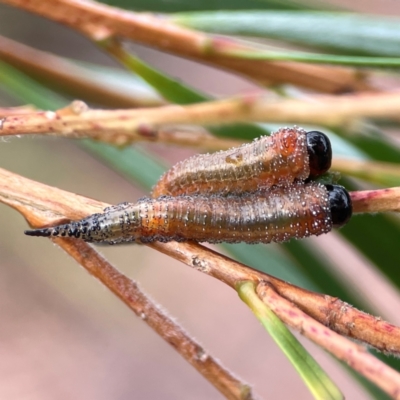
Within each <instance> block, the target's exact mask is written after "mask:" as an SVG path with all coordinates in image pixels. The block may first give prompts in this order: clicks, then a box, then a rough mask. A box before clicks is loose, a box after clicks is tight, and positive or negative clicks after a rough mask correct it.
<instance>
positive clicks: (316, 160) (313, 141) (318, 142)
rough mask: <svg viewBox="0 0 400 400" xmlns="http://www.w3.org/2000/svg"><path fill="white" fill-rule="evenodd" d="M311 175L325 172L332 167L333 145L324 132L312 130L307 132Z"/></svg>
mask: <svg viewBox="0 0 400 400" xmlns="http://www.w3.org/2000/svg"><path fill="white" fill-rule="evenodd" d="M306 139H307V151H308V156H309V165H310V177H311V178H312V177H315V176H319V175H322V174H324V173H325V172H326V171H328V170H329V168H330V167H331V162H332V146H331V142H330V140H329V138H328V136H326V135H325V134H324V133H322V132H318V131H310V132H307V134H306Z"/></svg>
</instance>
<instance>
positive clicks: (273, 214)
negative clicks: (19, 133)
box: [25, 183, 352, 244]
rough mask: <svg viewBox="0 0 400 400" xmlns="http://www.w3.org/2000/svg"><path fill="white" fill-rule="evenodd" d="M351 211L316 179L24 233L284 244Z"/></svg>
mask: <svg viewBox="0 0 400 400" xmlns="http://www.w3.org/2000/svg"><path fill="white" fill-rule="evenodd" d="M351 213H352V205H351V199H350V196H349V194H348V193H347V191H346V190H345V189H344V188H343V187H341V186H337V185H326V186H324V185H321V184H316V183H309V184H303V183H301V184H300V183H299V184H294V185H291V186H288V187H273V188H272V189H270V190H264V191H262V190H260V191H258V192H255V193H245V194H243V195H241V196H237V195H229V196H211V197H206V196H201V195H195V196H178V197H171V196H162V197H159V198H157V199H151V198H143V199H141V200H139V201H138V202H137V203H122V204H119V205H116V206H112V207H108V208H106V209H105V210H104V212H103V213H101V214H93V215H91V216H89V217H87V218H84V219H82V220H80V221H73V222H71V223H69V224H65V225H59V226H55V227H52V228H44V229H36V230H30V231H26V232H25V233H26V234H27V235H31V236H62V237H74V238H81V239H83V240H85V241H87V242H106V243H110V244H115V243H120V242H129V241H136V242H141V243H147V242H153V241H160V242H168V241H172V240H176V241H188V240H193V241H196V242H209V243H218V242H229V243H237V242H246V243H269V242H283V241H286V240H289V239H291V238H297V239H300V238H304V237H307V236H310V235H320V234H322V233H327V232H329V231H330V230H331V229H332V226H341V225H343V224H345V223H346V222H347V221H348V219H349V218H350V216H351Z"/></svg>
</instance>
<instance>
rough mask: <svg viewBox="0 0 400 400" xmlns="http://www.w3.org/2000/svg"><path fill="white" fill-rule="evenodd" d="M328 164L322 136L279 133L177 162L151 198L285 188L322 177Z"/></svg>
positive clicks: (327, 145)
mask: <svg viewBox="0 0 400 400" xmlns="http://www.w3.org/2000/svg"><path fill="white" fill-rule="evenodd" d="M331 160H332V148H331V144H330V141H329V139H328V137H327V136H326V135H325V134H323V133H322V132H318V131H311V132H306V131H305V130H304V129H301V128H297V127H294V128H281V129H279V130H278V131H277V132H275V133H273V134H272V135H271V136H263V137H261V138H259V139H257V140H255V141H254V142H252V143H248V144H245V145H243V146H240V147H237V148H233V149H230V150H227V151H220V152H217V153H213V154H198V155H195V156H193V157H190V158H188V159H186V160H183V161H181V162H179V163H178V164H176V165H174V166H173V167H172V168H171V169H170V170H169V171H167V172H166V173H165V174H164V175H163V176H162V177H161V178H160V180H159V181H158V182H157V184H156V185H155V186H154V188H153V193H152V197H153V198H157V197H160V196H162V195H169V196H180V195H192V194H203V195H208V196H209V195H212V194H222V195H227V194H229V193H232V194H237V193H243V192H254V191H256V190H258V189H268V188H270V187H272V186H274V185H278V186H288V185H290V184H292V183H293V182H294V181H295V180H300V181H301V180H302V181H304V180H306V179H307V178H309V177H311V178H313V177H316V176H319V175H322V174H323V173H325V172H326V171H328V169H329V168H330V166H331Z"/></svg>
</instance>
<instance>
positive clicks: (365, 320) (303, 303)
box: [0, 169, 400, 354]
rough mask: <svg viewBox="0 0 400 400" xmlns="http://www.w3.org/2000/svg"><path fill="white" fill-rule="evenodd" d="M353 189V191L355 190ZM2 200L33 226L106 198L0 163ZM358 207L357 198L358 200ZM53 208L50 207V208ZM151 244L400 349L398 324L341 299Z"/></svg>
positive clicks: (214, 256) (82, 212)
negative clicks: (44, 181)
mask: <svg viewBox="0 0 400 400" xmlns="http://www.w3.org/2000/svg"><path fill="white" fill-rule="evenodd" d="M354 193H358V192H353V193H352V195H353V196H354ZM0 201H2V202H3V203H5V204H8V205H10V206H11V207H14V208H15V209H17V210H18V211H19V212H21V213H22V214H23V215H24V216H25V217H26V218H27V219H28V220H29V222H30V224H31V225H32V226H34V227H39V226H40V227H42V226H51V225H56V224H60V223H62V222H65V221H66V220H71V219H72V220H76V219H80V218H83V217H86V216H88V215H90V214H93V213H96V212H100V211H101V210H102V209H103V208H104V207H106V206H107V204H105V203H100V202H98V201H95V200H92V199H87V198H85V197H82V196H78V195H75V194H72V193H68V192H64V191H62V190H60V189H57V188H53V187H49V186H46V185H43V184H40V183H37V182H34V181H31V180H29V179H26V178H23V177H21V176H19V175H15V174H12V173H11V172H8V171H6V170H3V169H0ZM355 207H357V200H356V201H355ZM50 211H51V212H50ZM148 246H150V247H152V248H154V249H156V250H158V251H160V252H162V253H164V254H167V255H169V256H171V257H173V258H175V259H176V260H179V261H181V262H183V263H184V264H186V265H188V266H190V267H192V268H195V269H197V270H199V271H200V272H204V273H206V274H207V275H210V276H212V277H214V278H217V279H218V280H220V281H222V282H224V283H226V284H227V285H229V286H231V287H232V288H235V287H236V284H237V283H238V282H242V281H246V280H249V281H253V282H255V283H257V284H258V283H260V282H268V283H270V284H271V285H272V286H273V288H274V289H275V290H276V292H277V293H279V295H281V296H282V297H284V298H286V299H287V300H289V301H291V302H293V303H294V304H296V306H297V307H299V308H300V309H301V310H303V311H304V312H305V313H306V314H308V315H310V316H312V317H313V318H315V319H316V320H317V321H319V322H321V323H323V324H324V325H326V326H329V327H330V328H331V329H334V330H335V331H336V332H338V333H341V334H344V335H347V336H350V337H352V338H355V339H357V340H359V341H362V342H364V343H367V344H368V345H370V346H373V347H376V348H377V349H379V350H381V351H385V352H390V353H393V354H400V328H398V327H396V326H394V325H391V324H389V323H388V322H385V321H382V320H381V319H379V318H375V317H373V316H370V315H368V314H365V313H363V312H361V311H358V310H357V309H355V308H353V307H352V306H350V305H348V304H346V303H344V302H342V301H341V300H339V299H337V298H334V297H331V296H327V295H322V294H318V293H314V292H311V291H308V290H306V289H302V288H299V287H297V286H294V285H291V284H289V283H287V282H284V281H282V280H280V279H277V278H275V277H273V276H271V275H268V274H264V273H262V272H260V271H256V270H254V269H252V268H249V267H247V266H245V265H243V264H241V263H238V262H236V261H233V260H232V259H230V258H228V257H226V256H223V255H221V254H219V253H217V252H215V251H213V250H210V249H207V248H205V247H204V246H201V245H199V244H196V243H176V242H171V243H159V242H155V243H152V244H149V245H148Z"/></svg>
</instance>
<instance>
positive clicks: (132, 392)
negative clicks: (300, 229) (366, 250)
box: [0, 0, 400, 400]
mask: <svg viewBox="0 0 400 400" xmlns="http://www.w3.org/2000/svg"><path fill="white" fill-rule="evenodd" d="M132 3H133V2H132ZM173 3H176V7H177V8H176V9H177V10H179V7H180V3H181V2H180V1H176V2H173ZM182 3H184V2H183V1H182ZM340 3H341V5H343V6H346V7H349V4H348V2H347V1H340V2H339V1H337V2H336V4H340ZM131 5H132V4H131ZM351 7H352V9H354V10H358V11H362V12H366V13H373V14H381V15H399V14H400V3H399V2H397V1H394V0H392V1H390V0H386V1H383V0H381V1H379V2H376V1H355V2H352V3H351ZM133 8H134V7H133ZM0 33H1V35H4V36H6V37H10V38H12V39H15V40H18V41H20V42H22V43H26V44H28V45H30V46H32V47H35V48H37V49H40V50H45V51H48V52H52V53H55V54H57V55H61V56H64V57H69V58H72V59H76V60H82V61H90V62H93V63H98V64H100V65H104V66H113V67H118V65H117V64H116V63H115V62H114V61H113V60H111V59H110V57H108V56H107V55H105V54H103V53H102V52H101V51H100V50H99V49H98V48H97V47H96V46H95V45H93V44H92V43H91V42H90V41H89V40H86V39H85V38H83V37H81V36H80V35H78V34H77V33H75V32H73V31H71V30H69V29H67V28H65V27H63V26H59V25H57V24H54V23H52V22H49V21H47V20H44V19H42V18H39V17H36V16H34V15H30V14H28V13H25V12H21V11H19V10H16V9H13V8H10V7H7V6H3V5H0ZM131 49H132V50H133V51H134V52H135V53H136V54H138V55H139V56H140V57H142V58H143V59H144V60H145V61H147V62H148V63H150V64H151V65H153V66H155V67H157V68H159V69H161V70H162V71H164V72H166V73H169V74H171V75H173V76H174V77H177V78H179V79H182V80H183V81H184V82H190V83H191V84H193V86H195V87H196V88H198V89H201V90H202V91H204V92H207V93H210V94H212V95H215V96H229V95H232V94H237V93H246V92H249V91H254V90H255V89H256V87H255V86H254V85H253V84H252V83H250V82H249V81H246V80H244V79H241V78H239V77H237V76H234V75H232V74H228V73H224V72H221V71H217V70H216V69H213V68H210V67H206V66H201V65H199V64H197V63H193V62H190V61H187V60H182V59H179V58H177V57H174V56H170V55H166V54H162V53H160V52H157V51H155V50H151V49H145V48H143V47H142V46H138V45H133V44H132V45H131ZM16 105H20V104H19V103H18V102H17V101H16V100H15V98H13V97H12V96H10V95H9V93H7V92H6V91H5V90H3V89H0V106H2V107H9V106H16ZM142 147H144V148H147V149H149V150H151V151H152V152H155V153H156V154H159V155H160V157H161V158H162V159H164V160H165V164H166V165H168V164H170V163H172V162H176V161H177V160H180V159H183V158H185V157H187V156H188V155H190V154H193V152H194V151H192V150H188V149H181V148H176V147H171V146H162V145H159V144H153V145H146V146H145V145H142ZM0 167H1V168H5V169H8V170H10V171H12V172H14V173H18V174H21V175H23V176H25V177H27V178H30V179H33V180H37V181H39V182H43V183H46V184H48V185H52V186H56V187H59V188H62V189H64V190H67V191H71V192H74V193H79V194H82V195H84V196H87V197H92V198H95V199H99V200H101V201H104V202H108V203H113V204H115V203H118V202H121V201H135V200H136V199H137V198H139V197H141V196H143V195H145V194H146V193H145V192H144V191H141V190H140V188H138V187H134V186H132V184H130V183H129V182H128V181H127V180H125V179H123V178H122V177H121V176H120V175H118V174H117V173H115V172H113V171H111V170H110V169H109V168H107V167H106V166H104V164H102V163H101V162H99V161H98V160H97V159H96V158H94V157H93V156H91V155H90V154H88V153H87V152H85V151H84V150H82V148H81V147H79V146H78V145H77V144H76V143H75V142H74V141H67V140H62V139H58V138H49V137H47V138H44V137H40V136H29V137H28V136H24V137H20V138H14V137H13V138H6V139H2V140H1V142H0ZM0 221H1V222H0V398H1V399H9V400H13V399H32V400H34V399H42V400H43V399H44V400H45V399H97V400H102V399H104V400H105V399H118V400H124V399H132V398H136V399H141V398H148V399H158V398H163V399H177V398H189V399H218V398H221V395H220V394H219V393H218V392H217V391H216V390H215V389H214V388H213V387H212V386H211V385H210V384H209V383H208V382H207V381H206V380H205V379H203V377H202V376H200V375H199V374H198V373H197V372H196V371H195V370H194V369H193V368H192V367H190V366H189V365H188V364H187V363H186V362H185V361H184V360H183V359H182V358H181V357H180V356H179V355H178V354H177V353H176V352H175V351H174V350H173V349H172V348H171V347H170V346H169V345H168V344H166V343H165V342H163V341H162V340H161V339H160V338H159V337H158V336H157V335H156V334H155V333H154V332H153V331H152V330H151V329H150V328H148V327H147V326H146V324H145V323H143V321H141V320H140V319H139V318H137V317H136V316H135V315H134V314H133V313H132V312H131V311H130V310H128V309H127V308H126V307H125V305H123V304H122V303H121V302H120V301H119V300H118V299H116V298H115V297H114V296H113V295H112V294H111V293H110V292H109V291H108V290H106V289H105V288H104V287H102V286H101V285H100V284H99V283H98V282H97V281H96V280H94V279H92V278H91V276H89V275H88V274H87V273H86V271H84V270H83V269H82V268H80V267H79V266H78V265H77V264H76V263H75V262H74V261H73V260H72V259H70V258H69V257H68V256H67V255H65V254H63V253H62V251H60V249H58V248H56V247H55V246H54V245H52V244H51V243H50V242H49V241H47V240H45V239H42V240H41V239H36V238H31V237H27V236H25V235H24V234H23V231H24V229H27V227H28V226H27V224H26V222H25V221H24V219H23V218H22V217H21V216H20V215H19V214H18V213H17V212H15V211H14V210H11V209H9V208H8V207H6V206H4V205H2V204H0ZM310 243H311V245H312V244H313V243H318V244H319V245H320V248H321V249H322V250H321V251H322V253H321V254H322V257H325V258H326V259H329V260H330V262H331V263H332V265H334V266H335V271H334V273H335V274H336V275H337V276H340V277H341V279H343V281H346V282H347V284H348V285H349V286H351V287H353V290H354V292H355V293H358V294H359V295H360V296H362V297H363V299H364V301H366V302H370V303H371V304H373V305H374V308H375V309H378V310H381V315H382V316H383V317H384V318H386V319H388V320H389V321H390V322H391V323H394V324H400V315H399V313H398V311H397V310H399V307H400V301H399V297H398V295H397V294H396V292H395V290H394V289H393V288H392V286H391V285H390V284H389V283H388V282H387V281H386V280H385V279H384V278H383V277H382V276H381V275H380V274H379V273H378V272H376V270H375V269H373V268H372V267H371V266H370V265H369V263H368V261H367V260H366V259H365V258H363V257H362V256H361V255H360V254H359V253H357V252H355V251H354V250H353V249H352V248H351V247H350V245H348V244H346V243H344V241H343V240H342V239H341V238H339V237H338V236H337V235H335V234H330V235H327V236H324V237H319V238H313V239H310ZM271 246H272V247H276V251H277V252H279V251H280V247H279V246H275V245H271ZM339 246H340V249H341V250H340V253H341V258H340V259H338V258H337V257H336V256H335V255H337V253H338V248H339ZM100 251H101V253H103V254H104V255H105V256H106V258H107V259H108V260H110V261H111V262H112V263H113V264H114V265H115V266H117V267H118V268H119V269H120V270H122V271H123V272H124V273H125V274H126V275H128V276H129V277H131V278H132V279H134V280H136V281H138V282H139V284H140V286H141V288H142V289H143V290H144V291H145V292H147V293H148V294H149V295H150V296H151V297H152V298H153V299H154V300H155V301H156V302H158V303H159V304H161V305H162V307H163V308H164V309H166V310H168V313H169V314H170V315H172V316H173V317H174V318H175V319H176V320H177V321H178V322H179V323H180V324H182V326H183V327H184V328H185V329H187V331H189V332H190V333H191V335H193V336H194V337H196V338H197V340H199V341H200V342H201V343H202V344H203V345H204V347H205V349H207V350H208V351H209V352H210V353H211V354H212V355H214V356H215V357H217V358H218V359H219V360H221V362H222V364H223V365H224V366H226V367H227V368H228V369H230V370H231V371H234V373H235V374H237V375H238V376H240V377H241V378H242V379H243V380H245V381H246V382H248V383H250V384H251V385H252V386H253V388H254V391H255V393H257V394H259V395H260V396H261V397H263V398H272V399H288V398H296V399H309V398H311V394H310V393H309V391H308V390H307V388H306V387H305V386H304V384H303V383H302V381H301V380H300V378H299V377H298V375H297V374H296V372H295V371H294V369H293V368H292V366H291V365H290V364H289V362H288V361H287V360H286V358H285V356H284V355H283V354H282V353H281V352H280V351H279V350H278V349H277V347H276V345H275V344H274V343H273V342H272V340H271V339H270V338H269V337H268V335H267V334H266V333H265V331H264V329H263V328H262V327H261V325H260V324H259V323H258V321H257V320H256V319H255V317H254V316H253V315H252V314H251V312H250V310H249V309H248V308H247V307H246V306H245V305H244V304H243V303H242V302H241V301H240V300H239V299H238V297H237V295H236V293H235V292H234V291H233V290H231V289H230V288H228V287H225V286H224V285H223V284H221V283H220V282H218V281H216V280H213V279H212V278H210V277H207V276H205V275H202V274H200V273H198V272H196V271H194V270H191V269H190V268H188V267H186V266H184V265H183V264H179V263H178V262H177V261H174V260H172V259H170V258H168V257H166V256H163V255H161V254H157V253H155V252H154V251H152V250H151V249H148V248H146V247H144V246H143V247H142V246H138V245H129V246H121V247H118V246H114V247H110V248H108V247H101V248H100ZM265 262H266V263H267V262H268V260H265ZM276 268H277V269H279V268H280V266H279V265H276ZM371 287H373V290H371ZM329 294H331V295H333V296H334V295H335V293H329ZM300 339H301V341H302V343H303V344H304V345H305V346H306V348H307V349H309V350H310V351H311V353H312V354H313V356H314V357H315V358H316V359H317V360H318V361H319V362H320V364H321V365H322V366H323V367H324V368H325V370H326V371H327V372H328V373H329V375H330V376H331V377H332V379H333V380H334V381H335V382H336V383H337V384H338V385H339V387H340V388H341V389H342V390H343V392H344V393H345V395H346V397H347V398H349V399H354V398H358V399H360V398H368V394H367V393H366V392H365V391H364V389H363V388H361V387H360V386H359V385H358V384H357V383H356V382H355V381H353V380H352V379H351V378H350V377H349V376H348V373H347V372H346V370H344V369H342V367H341V366H340V365H339V364H338V363H337V362H336V361H335V360H333V359H332V358H331V357H330V356H329V355H327V354H325V353H324V352H323V351H321V350H320V349H319V348H317V347H316V346H314V345H313V344H311V343H310V342H308V341H307V340H305V339H304V338H300Z"/></svg>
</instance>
